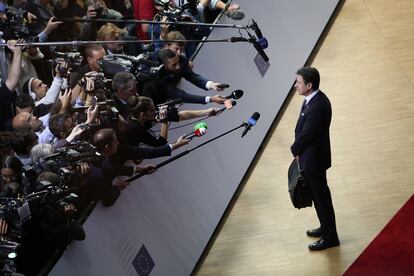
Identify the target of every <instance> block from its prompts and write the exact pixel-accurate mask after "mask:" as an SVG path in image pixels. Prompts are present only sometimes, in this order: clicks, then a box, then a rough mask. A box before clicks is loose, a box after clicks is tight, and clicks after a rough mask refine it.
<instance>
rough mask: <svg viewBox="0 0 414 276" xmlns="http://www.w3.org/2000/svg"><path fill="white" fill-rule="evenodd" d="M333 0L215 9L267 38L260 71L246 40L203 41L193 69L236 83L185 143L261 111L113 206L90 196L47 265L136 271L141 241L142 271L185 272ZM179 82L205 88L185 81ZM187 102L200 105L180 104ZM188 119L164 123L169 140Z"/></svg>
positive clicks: (92, 271)
mask: <svg viewBox="0 0 414 276" xmlns="http://www.w3.org/2000/svg"><path fill="white" fill-rule="evenodd" d="M338 1H339V0H312V1H310V0H283V1H282V0H278V1H276V0H260V1H249V0H238V1H237V3H239V4H240V5H241V7H242V8H243V10H245V12H246V15H247V16H246V19H245V20H244V21H242V22H232V21H230V20H229V19H228V18H227V17H225V18H222V20H221V22H220V23H236V24H247V22H248V19H250V18H253V19H255V20H256V21H257V22H258V24H259V26H260V28H261V30H262V32H263V34H264V35H265V36H266V37H267V38H268V40H269V45H270V46H269V48H268V49H266V53H267V54H268V56H269V58H270V67H269V69H268V71H267V73H266V74H265V75H264V77H262V76H261V75H260V74H259V71H258V70H257V68H256V67H255V65H254V62H253V59H254V57H255V56H256V51H255V49H254V48H253V46H252V45H250V44H246V43H234V44H230V43H226V44H225V43H208V44H206V45H204V46H203V48H202V50H201V51H200V53H199V54H198V56H197V57H196V60H195V71H196V72H198V73H201V74H202V75H204V76H207V77H209V78H211V79H213V80H216V81H220V82H226V83H229V84H230V85H231V87H230V89H227V91H226V92H225V93H224V94H225V95H227V94H229V93H230V92H231V91H233V90H235V89H242V90H244V92H245V93H244V96H243V97H242V98H241V99H240V100H239V101H238V103H237V106H236V107H235V109H233V110H231V111H229V112H225V113H223V114H222V115H221V116H220V117H215V118H210V119H208V120H206V122H207V124H208V132H207V134H206V135H205V136H203V137H201V138H198V139H194V140H193V141H192V142H191V143H190V144H189V145H188V148H190V147H194V146H196V145H197V144H199V143H202V142H204V141H207V140H208V139H211V138H213V137H215V136H217V135H218V134H221V133H223V132H225V131H227V130H229V129H231V128H233V127H236V126H237V125H239V124H240V123H242V122H243V121H246V120H247V119H248V118H249V117H250V116H251V115H252V113H253V112H255V111H257V112H260V114H261V117H260V120H259V121H258V123H257V125H256V126H255V127H254V128H253V129H252V130H251V131H250V132H249V133H248V134H247V135H246V136H245V137H244V138H243V139H242V138H241V137H240V135H241V132H242V130H241V129H240V130H239V131H236V132H234V133H232V134H230V135H227V136H225V137H223V138H221V139H219V140H216V141H214V142H213V143H211V144H209V145H207V146H205V147H202V148H200V149H199V150H197V151H194V152H192V153H191V154H189V155H187V156H185V157H183V158H181V159H179V160H177V161H175V162H173V163H171V164H169V165H167V166H165V167H163V168H161V169H160V170H159V171H158V172H157V173H156V174H154V175H151V176H145V177H143V178H141V179H139V180H138V181H137V183H134V184H133V185H131V186H129V187H128V188H127V189H126V190H124V191H123V192H122V195H121V197H120V198H119V199H118V201H117V202H116V203H115V205H114V206H112V207H110V208H104V207H102V206H101V205H98V206H97V207H96V208H95V210H94V211H93V213H92V214H91V216H90V217H89V219H88V220H87V221H86V223H85V225H84V228H85V231H86V234H87V238H86V240H85V241H83V242H74V243H73V244H72V246H71V247H70V248H69V249H68V250H67V251H66V252H65V254H64V256H63V257H62V258H61V260H60V261H59V262H58V264H57V265H56V266H55V268H54V269H53V271H52V273H51V275H59V276H61V275H145V274H138V273H137V271H136V270H135V269H134V267H133V265H132V262H133V259H134V258H135V257H136V255H137V253H138V251H139V249H140V248H141V247H142V245H145V247H146V249H147V250H148V252H149V254H150V256H151V258H152V260H153V262H154V264H155V265H154V267H153V269H152V271H151V275H188V274H190V273H191V271H192V270H193V268H194V266H195V264H196V263H197V260H198V259H199V257H200V255H201V254H202V252H203V250H204V248H205V246H206V244H207V242H208V240H209V239H210V237H211V235H212V234H213V232H214V229H215V227H216V226H217V224H218V222H219V221H220V218H221V217H222V215H223V213H224V211H225V210H226V208H227V206H228V204H229V202H230V199H231V198H232V196H233V194H234V193H235V191H236V189H237V187H238V185H239V183H240V181H241V180H242V178H243V176H244V174H245V172H246V170H247V169H248V167H249V165H250V163H251V161H252V160H253V158H254V156H255V154H256V152H257V150H258V147H259V146H260V144H261V142H262V140H263V139H264V136H265V135H266V133H267V131H268V129H269V128H270V126H271V124H272V122H273V120H274V118H275V116H276V114H277V113H278V111H279V109H280V107H281V105H282V103H283V101H284V100H285V98H286V96H287V95H288V92H289V90H290V88H291V86H292V84H293V81H294V78H295V72H296V70H297V69H298V68H299V67H301V66H302V65H303V64H304V63H305V61H306V60H307V58H308V57H309V55H310V53H311V51H312V49H313V47H314V46H315V44H316V42H317V40H318V38H319V36H320V35H321V33H322V31H323V29H324V27H325V25H326V24H327V22H328V20H329V18H330V16H331V14H332V13H333V11H334V9H335V7H336V5H337V3H338ZM237 35H238V33H237V31H236V30H231V29H216V30H214V32H213V33H212V35H211V37H210V38H211V39H213V38H228V37H231V36H237ZM183 87H184V88H185V90H187V91H188V92H191V93H198V94H200V95H204V94H206V93H210V92H205V91H203V90H200V89H198V88H195V87H194V86H192V85H191V84H187V83H183ZM190 107H196V108H200V106H194V105H185V106H184V108H190ZM171 126H176V125H174V124H172V125H171ZM191 128H192V126H188V127H186V128H183V129H179V130H174V131H171V132H170V135H169V138H170V140H171V141H172V140H174V139H175V138H177V137H178V136H179V135H182V134H184V133H186V132H189V131H190V130H191ZM292 136H293V130H292ZM177 153H178V151H177V152H174V154H177ZM161 160H164V159H159V160H152V162H154V163H159V162H160V161H161ZM147 163H148V162H147ZM143 269H144V270H145V269H146V268H145V267H143Z"/></svg>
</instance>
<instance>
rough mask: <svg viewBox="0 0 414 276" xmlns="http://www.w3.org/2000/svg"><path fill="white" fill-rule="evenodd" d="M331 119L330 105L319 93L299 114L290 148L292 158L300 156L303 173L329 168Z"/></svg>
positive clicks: (326, 98) (320, 92) (325, 97)
mask: <svg viewBox="0 0 414 276" xmlns="http://www.w3.org/2000/svg"><path fill="white" fill-rule="evenodd" d="M331 118H332V109H331V103H330V102H329V99H328V97H327V96H326V95H325V94H324V93H323V92H322V91H319V92H318V93H317V94H316V95H315V96H314V97H313V98H312V99H311V100H310V101H309V103H308V104H307V105H306V107H305V109H304V110H303V112H302V113H301V114H300V116H299V119H298V122H297V123H296V128H295V142H294V143H293V145H292V146H291V147H290V149H291V151H292V154H293V155H294V156H297V155H299V156H300V166H301V168H302V170H303V171H304V172H306V171H309V172H320V171H324V170H327V169H328V168H329V167H330V166H331V146H330V139H329V126H330V124H331Z"/></svg>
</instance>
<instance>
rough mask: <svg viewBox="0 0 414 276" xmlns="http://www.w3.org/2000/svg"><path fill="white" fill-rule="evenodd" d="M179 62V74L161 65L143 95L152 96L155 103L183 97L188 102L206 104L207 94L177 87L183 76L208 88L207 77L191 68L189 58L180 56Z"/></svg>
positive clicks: (195, 83) (203, 87)
mask: <svg viewBox="0 0 414 276" xmlns="http://www.w3.org/2000/svg"><path fill="white" fill-rule="evenodd" d="M179 62H180V67H181V69H180V72H179V74H177V75H174V74H171V73H169V72H167V71H165V68H164V67H161V69H160V71H159V72H158V75H157V76H156V78H155V79H153V80H152V81H150V82H149V83H147V84H146V85H145V86H144V89H143V96H147V97H150V98H151V99H152V100H153V101H154V104H155V105H158V104H162V103H165V102H166V101H167V100H173V99H178V98H182V99H183V101H184V102H186V103H195V104H205V103H206V102H205V98H206V97H205V96H199V95H193V94H189V93H187V92H185V91H183V90H181V89H179V88H177V85H178V83H179V82H180V80H181V78H185V79H186V80H187V81H189V82H191V83H192V84H194V85H195V86H197V87H199V88H201V89H204V90H207V89H206V84H207V79H205V78H204V77H202V76H200V75H198V74H196V73H194V72H193V70H191V68H190V67H189V65H188V59H186V58H185V57H182V56H180V59H179Z"/></svg>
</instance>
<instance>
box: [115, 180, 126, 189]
mask: <svg viewBox="0 0 414 276" xmlns="http://www.w3.org/2000/svg"><path fill="white" fill-rule="evenodd" d="M128 185H129V182H126V181H122V180H119V181H117V182H116V183H115V187H117V188H118V189H119V190H120V191H122V190H123V189H125V188H126V187H127V186H128Z"/></svg>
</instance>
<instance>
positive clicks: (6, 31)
mask: <svg viewBox="0 0 414 276" xmlns="http://www.w3.org/2000/svg"><path fill="white" fill-rule="evenodd" d="M5 14H6V17H7V19H6V20H5V21H0V32H2V33H3V35H2V38H3V39H4V40H10V39H19V38H25V39H27V38H29V37H30V32H29V28H28V27H27V25H26V23H25V22H26V19H25V14H26V12H25V11H23V10H22V9H16V8H13V7H10V6H8V7H7V8H6V11H5Z"/></svg>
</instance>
